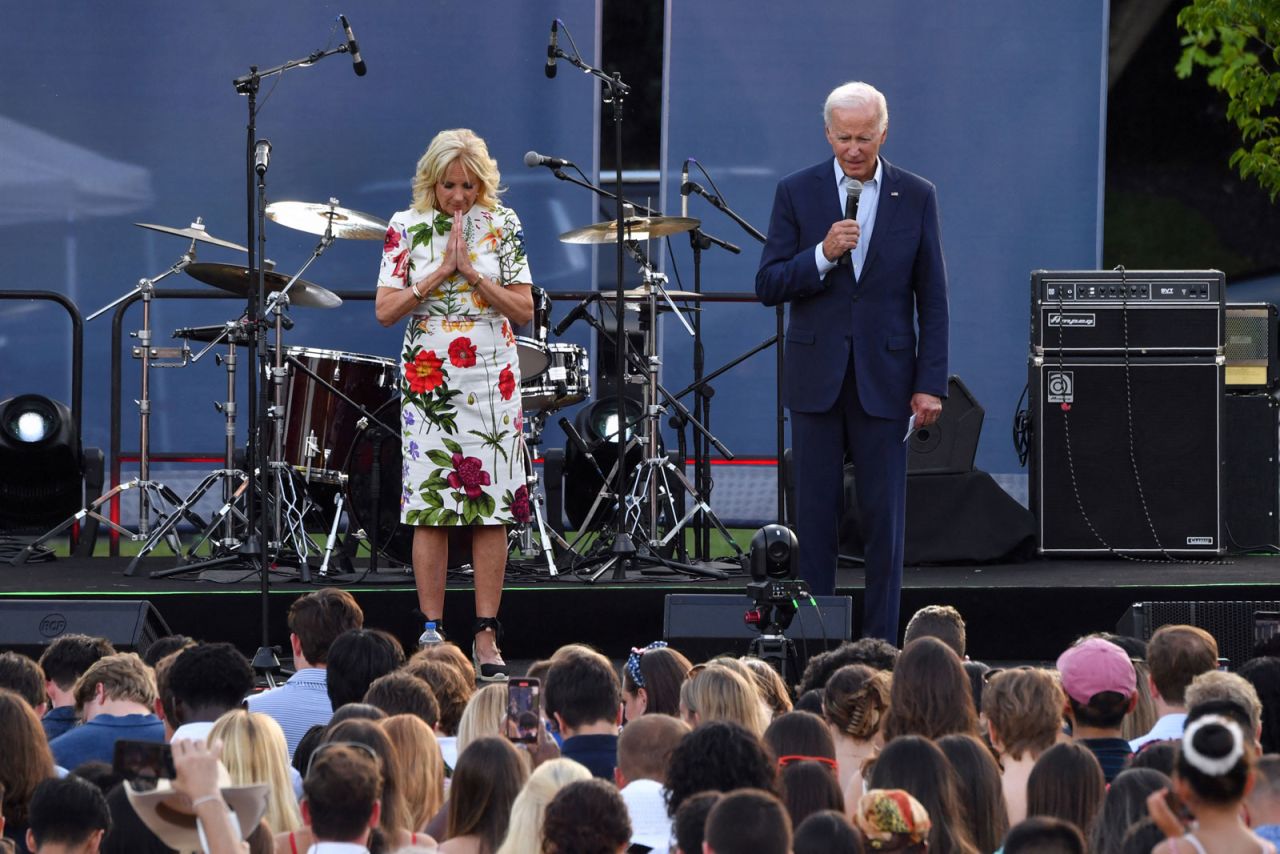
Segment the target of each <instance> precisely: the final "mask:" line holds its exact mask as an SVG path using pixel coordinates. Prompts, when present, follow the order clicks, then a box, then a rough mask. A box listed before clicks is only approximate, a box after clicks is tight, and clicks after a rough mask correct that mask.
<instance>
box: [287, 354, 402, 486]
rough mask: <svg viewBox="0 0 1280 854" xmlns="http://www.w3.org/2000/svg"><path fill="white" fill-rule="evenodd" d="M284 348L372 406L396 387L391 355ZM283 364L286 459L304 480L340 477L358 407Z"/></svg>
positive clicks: (338, 479)
mask: <svg viewBox="0 0 1280 854" xmlns="http://www.w3.org/2000/svg"><path fill="white" fill-rule="evenodd" d="M285 353H287V354H288V355H289V356H292V357H293V358H295V359H297V360H298V361H299V362H300V363H302V364H303V365H305V366H306V367H307V368H308V369H309V370H311V371H312V372H314V373H315V374H316V375H317V376H319V377H320V378H322V379H323V380H324V381H325V382H327V383H330V384H331V385H332V386H333V387H334V388H336V389H337V390H338V391H340V392H342V393H343V394H345V395H346V396H347V397H349V398H351V399H352V400H354V401H355V402H357V403H359V404H360V405H361V406H363V407H365V408H366V409H368V410H370V411H373V410H376V409H377V408H378V407H380V406H382V405H383V404H385V403H386V402H387V401H388V400H389V399H391V398H393V397H395V396H396V395H397V393H398V387H399V383H398V380H399V370H398V369H399V365H398V364H397V363H396V362H395V361H394V360H392V359H382V358H379V357H377V356H362V355H360V354H358V353H344V352H342V351H340V350H318V349H316V348H313V347H286V348H285ZM287 364H288V371H289V372H288V378H289V379H288V387H287V393H286V395H285V410H284V462H287V463H289V464H290V465H292V466H293V467H294V468H296V469H297V470H298V471H299V472H300V473H301V474H302V476H303V477H304V478H305V479H306V480H308V481H318V482H320V483H340V482H341V481H342V479H343V477H342V474H343V473H342V467H343V464H344V463H345V462H346V459H347V454H348V452H349V451H350V449H351V445H352V442H353V441H354V440H355V437H356V433H357V431H358V429H359V428H358V427H357V424H356V422H357V421H359V420H360V417H361V415H360V411H359V410H357V409H355V408H354V407H353V406H351V404H349V403H347V402H346V401H345V400H343V399H342V398H341V397H339V396H338V395H337V394H335V393H334V392H333V390H331V389H329V388H328V387H327V386H325V385H323V384H321V383H319V382H317V381H316V380H315V378H313V377H312V376H311V375H310V374H307V373H304V372H303V371H301V370H299V369H298V368H297V366H295V365H293V364H291V363H287Z"/></svg>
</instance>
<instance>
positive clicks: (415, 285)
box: [409, 282, 427, 303]
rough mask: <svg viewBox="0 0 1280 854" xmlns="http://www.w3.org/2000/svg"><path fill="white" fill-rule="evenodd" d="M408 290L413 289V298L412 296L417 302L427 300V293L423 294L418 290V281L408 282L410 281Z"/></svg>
mask: <svg viewBox="0 0 1280 854" xmlns="http://www.w3.org/2000/svg"><path fill="white" fill-rule="evenodd" d="M409 290H411V291H413V298H414V299H416V300H417V301H418V302H420V303H421V302H426V301H427V295H426V294H424V293H420V292H419V291H418V283H417V282H410V283H409Z"/></svg>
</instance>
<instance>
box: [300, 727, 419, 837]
mask: <svg viewBox="0 0 1280 854" xmlns="http://www.w3.org/2000/svg"><path fill="white" fill-rule="evenodd" d="M344 742H347V743H350V742H354V743H356V744H362V745H364V746H365V747H367V748H369V749H370V750H371V751H373V753H374V755H376V756H377V757H378V767H379V772H380V773H381V775H382V810H381V815H380V816H379V818H378V826H379V827H381V828H382V830H383V832H384V834H386V835H387V836H388V838H390V835H391V834H392V833H394V832H395V831H397V830H408V829H410V828H409V808H408V806H407V805H406V804H405V801H404V788H405V783H404V768H403V767H402V766H401V764H400V757H399V756H398V755H396V750H395V747H394V746H393V745H392V744H391V739H389V738H388V737H387V734H386V733H385V732H383V730H382V726H381V724H380V723H379V722H378V721H371V720H367V719H352V720H345V721H342V722H341V723H337V724H332V725H330V727H329V732H328V735H327V737H326V739H325V745H321V746H320V747H317V748H316V751H315V752H314V753H313V754H312V756H311V761H312V762H313V763H314V762H315V761H316V760H317V759H318V758H319V757H320V756H323V755H324V754H323V753H322V752H321V751H322V750H325V749H326V746H327V745H329V744H339V743H344ZM357 749H359V748H357Z"/></svg>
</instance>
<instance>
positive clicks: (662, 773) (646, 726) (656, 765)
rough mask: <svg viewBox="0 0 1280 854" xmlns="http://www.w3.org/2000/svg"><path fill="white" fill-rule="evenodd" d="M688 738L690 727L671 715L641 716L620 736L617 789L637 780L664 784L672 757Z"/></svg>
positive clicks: (623, 730) (616, 772) (624, 728)
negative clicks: (686, 737) (681, 743)
mask: <svg viewBox="0 0 1280 854" xmlns="http://www.w3.org/2000/svg"><path fill="white" fill-rule="evenodd" d="M688 734H689V726H688V725H687V724H686V723H685V722H684V721H682V720H680V719H679V718H673V717H671V716H670V715H657V714H653V715H642V716H640V717H638V718H636V719H635V720H634V721H632V722H631V723H629V724H627V725H626V726H625V727H623V728H622V735H620V736H618V767H617V769H616V771H615V772H614V774H615V776H616V782H617V784H618V788H622V787H623V786H625V785H627V783H630V782H633V781H635V780H656V781H658V782H659V783H665V782H666V780H667V766H669V765H670V764H671V754H672V753H673V752H675V749H676V747H678V746H679V745H680V742H681V741H683V740H684V738H685V736H687V735H688Z"/></svg>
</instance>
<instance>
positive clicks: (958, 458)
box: [907, 376, 986, 474]
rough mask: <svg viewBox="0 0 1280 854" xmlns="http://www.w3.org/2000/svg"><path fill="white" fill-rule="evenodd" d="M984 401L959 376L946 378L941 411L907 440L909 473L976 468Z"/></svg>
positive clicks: (954, 472) (947, 471)
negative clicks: (979, 401)
mask: <svg viewBox="0 0 1280 854" xmlns="http://www.w3.org/2000/svg"><path fill="white" fill-rule="evenodd" d="M985 416H986V412H985V410H983V408H982V404H980V403H978V400H977V398H975V397H974V396H973V393H972V392H970V391H969V388H968V386H966V385H965V384H964V383H963V382H961V380H960V378H959V377H957V376H952V377H951V378H950V379H949V380H948V381H947V399H946V400H945V401H943V403H942V415H940V416H938V421H937V423H935V424H932V425H930V426H928V427H921V428H920V429H919V430H916V431H914V432H913V433H912V434H911V438H910V439H908V440H907V473H908V474H961V473H963V472H967V471H973V459H974V457H975V456H976V455H977V453H978V439H979V437H981V435H982V419H983V418H984V417H985Z"/></svg>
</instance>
